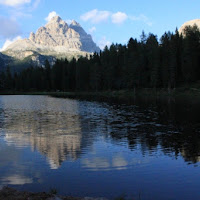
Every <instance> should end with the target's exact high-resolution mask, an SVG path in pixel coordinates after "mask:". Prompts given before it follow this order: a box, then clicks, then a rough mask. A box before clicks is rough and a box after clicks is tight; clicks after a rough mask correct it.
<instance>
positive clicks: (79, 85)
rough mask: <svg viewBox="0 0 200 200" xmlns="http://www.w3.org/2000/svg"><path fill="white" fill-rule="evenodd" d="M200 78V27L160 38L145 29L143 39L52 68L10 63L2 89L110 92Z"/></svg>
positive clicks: (0, 84) (169, 85) (0, 77)
mask: <svg viewBox="0 0 200 200" xmlns="http://www.w3.org/2000/svg"><path fill="white" fill-rule="evenodd" d="M198 80H200V30H199V29H198V27H197V26H196V25H195V26H193V27H190V26H188V27H186V28H185V30H184V34H179V32H178V30H177V29H176V31H175V33H171V32H165V33H164V34H163V35H162V37H161V38H160V40H158V38H157V36H156V35H154V34H152V33H149V34H148V35H146V34H145V33H144V32H142V34H141V37H140V40H137V39H133V38H130V40H129V41H128V44H127V45H121V44H112V45H111V46H110V47H109V48H108V47H107V46H106V47H105V48H104V50H103V51H101V52H100V53H94V54H93V55H90V56H89V55H88V56H87V57H81V58H79V59H78V60H76V59H72V60H70V61H68V60H66V59H65V60H57V61H56V63H55V64H54V65H53V66H52V67H51V66H50V64H49V63H48V61H46V63H45V66H43V67H41V66H38V67H33V66H30V67H29V68H27V69H24V70H23V71H22V72H20V73H11V72H10V69H9V67H7V69H6V71H5V72H2V73H1V74H0V90H1V91H25V92H26V91H106V90H113V91H114V90H132V89H135V88H168V89H173V88H176V87H179V86H181V85H183V84H188V85H189V84H191V83H193V82H197V81H198Z"/></svg>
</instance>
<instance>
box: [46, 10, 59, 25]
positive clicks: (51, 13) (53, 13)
mask: <svg viewBox="0 0 200 200" xmlns="http://www.w3.org/2000/svg"><path fill="white" fill-rule="evenodd" d="M57 15H58V14H57V13H56V12H55V11H52V12H50V13H49V15H48V16H47V17H46V18H45V20H46V21H48V22H49V21H50V20H51V19H52V18H53V17H55V16H57Z"/></svg>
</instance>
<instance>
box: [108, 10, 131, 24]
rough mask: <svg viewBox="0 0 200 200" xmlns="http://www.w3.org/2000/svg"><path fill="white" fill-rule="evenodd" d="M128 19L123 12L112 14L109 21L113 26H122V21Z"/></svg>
mask: <svg viewBox="0 0 200 200" xmlns="http://www.w3.org/2000/svg"><path fill="white" fill-rule="evenodd" d="M127 18H128V15H127V14H126V13H123V12H117V13H114V14H112V16H111V19H112V23H114V24H122V23H123V22H124V21H126V20H127Z"/></svg>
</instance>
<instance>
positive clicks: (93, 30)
mask: <svg viewBox="0 0 200 200" xmlns="http://www.w3.org/2000/svg"><path fill="white" fill-rule="evenodd" d="M96 30H97V29H96V27H95V26H93V27H91V28H90V29H89V32H90V33H94V32H95V31H96Z"/></svg>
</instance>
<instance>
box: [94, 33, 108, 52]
mask: <svg viewBox="0 0 200 200" xmlns="http://www.w3.org/2000/svg"><path fill="white" fill-rule="evenodd" d="M97 44H98V46H99V47H100V49H102V50H103V49H104V48H105V46H108V47H110V45H111V42H110V41H108V40H107V39H106V37H105V36H103V37H102V38H101V39H100V40H99V41H98V42H97Z"/></svg>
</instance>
